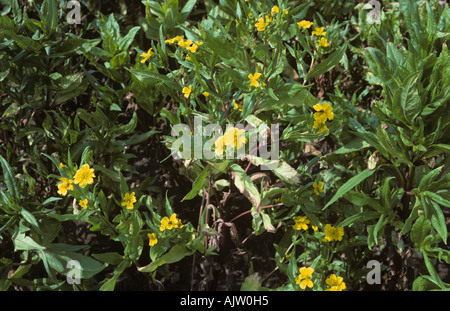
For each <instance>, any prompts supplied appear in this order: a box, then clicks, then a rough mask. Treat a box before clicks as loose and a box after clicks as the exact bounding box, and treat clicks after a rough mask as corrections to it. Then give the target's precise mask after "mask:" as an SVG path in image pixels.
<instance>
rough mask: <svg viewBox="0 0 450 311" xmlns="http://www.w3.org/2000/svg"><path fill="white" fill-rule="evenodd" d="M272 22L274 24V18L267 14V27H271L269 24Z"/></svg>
mask: <svg viewBox="0 0 450 311" xmlns="http://www.w3.org/2000/svg"><path fill="white" fill-rule="evenodd" d="M271 22H272V17H271V16H270V15H269V14H267V15H266V23H267V25H269V23H271Z"/></svg>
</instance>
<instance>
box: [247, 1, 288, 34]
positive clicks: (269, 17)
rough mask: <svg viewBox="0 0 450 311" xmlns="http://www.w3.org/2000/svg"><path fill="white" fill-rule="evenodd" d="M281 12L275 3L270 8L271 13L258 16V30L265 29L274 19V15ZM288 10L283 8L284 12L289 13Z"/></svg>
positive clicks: (256, 25)
mask: <svg viewBox="0 0 450 311" xmlns="http://www.w3.org/2000/svg"><path fill="white" fill-rule="evenodd" d="M279 12H280V8H279V7H278V6H277V5H274V6H273V7H272V9H271V10H270V14H266V15H265V16H264V17H263V16H261V17H260V18H258V22H257V23H256V24H255V27H256V30H258V31H264V30H266V28H267V27H268V26H269V25H270V23H271V22H272V21H273V20H274V19H273V16H275V15H277V14H278V13H279ZM288 12H289V11H288V10H283V13H284V14H288Z"/></svg>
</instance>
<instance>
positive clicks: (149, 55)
mask: <svg viewBox="0 0 450 311" xmlns="http://www.w3.org/2000/svg"><path fill="white" fill-rule="evenodd" d="M153 54H154V53H153V51H152V48H150V49H149V50H148V51H147V53H142V54H141V57H143V58H142V60H141V63H142V64H143V63H145V62H146V61H147V60H148V59H149V58H150V57H152V55H153Z"/></svg>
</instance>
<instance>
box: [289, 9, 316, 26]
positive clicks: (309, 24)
mask: <svg viewBox="0 0 450 311" xmlns="http://www.w3.org/2000/svg"><path fill="white" fill-rule="evenodd" d="M286 14H287V12H286ZM313 24H314V23H313V22H310V21H305V20H302V21H301V22H298V23H297V26H298V28H303V29H307V28H311V26H312V25H313Z"/></svg>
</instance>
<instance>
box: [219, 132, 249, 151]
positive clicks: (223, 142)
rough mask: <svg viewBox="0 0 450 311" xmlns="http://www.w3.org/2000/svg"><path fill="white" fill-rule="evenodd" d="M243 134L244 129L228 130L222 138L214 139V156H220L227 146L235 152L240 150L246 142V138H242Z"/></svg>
mask: <svg viewBox="0 0 450 311" xmlns="http://www.w3.org/2000/svg"><path fill="white" fill-rule="evenodd" d="M244 133H245V130H244V129H238V128H236V127H232V128H230V129H229V130H228V131H226V132H225V134H224V135H223V136H220V137H219V138H217V139H216V141H215V143H214V145H215V152H216V154H217V155H222V154H223V151H224V150H225V149H226V147H227V146H231V147H233V148H234V149H236V150H239V149H241V148H242V147H243V146H244V145H245V143H246V142H247V138H246V137H245V136H243V134H244Z"/></svg>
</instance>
